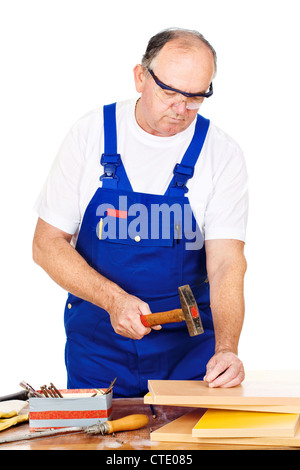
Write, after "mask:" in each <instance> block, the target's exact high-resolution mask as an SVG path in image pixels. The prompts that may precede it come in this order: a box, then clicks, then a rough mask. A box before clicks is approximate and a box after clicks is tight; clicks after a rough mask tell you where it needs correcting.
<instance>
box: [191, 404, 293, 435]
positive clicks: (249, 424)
mask: <svg viewBox="0 0 300 470" xmlns="http://www.w3.org/2000/svg"><path fill="white" fill-rule="evenodd" d="M298 419H299V414H292V413H263V412H259V411H234V410H212V409H209V410H207V411H206V412H205V413H204V414H203V416H202V417H201V419H200V420H199V421H198V423H197V424H196V425H195V426H194V428H193V430H192V435H193V436H198V437H271V436H277V437H293V436H294V435H295V430H296V427H297V423H298Z"/></svg>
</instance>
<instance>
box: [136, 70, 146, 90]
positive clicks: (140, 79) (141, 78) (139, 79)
mask: <svg viewBox="0 0 300 470" xmlns="http://www.w3.org/2000/svg"><path fill="white" fill-rule="evenodd" d="M133 74H134V83H135V89H136V91H137V92H138V93H142V91H143V88H144V84H145V80H146V77H145V69H144V67H143V66H142V65H141V64H138V65H136V66H135V67H134V69H133Z"/></svg>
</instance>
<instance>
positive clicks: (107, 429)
mask: <svg viewBox="0 0 300 470" xmlns="http://www.w3.org/2000/svg"><path fill="white" fill-rule="evenodd" d="M148 421H149V419H148V416H146V415H143V414H133V415H128V416H125V417H124V418H120V419H116V420H114V421H105V422H104V423H97V424H93V425H92V426H78V427H69V428H60V429H51V430H49V431H48V430H47V431H35V432H31V433H27V434H23V435H21V436H12V437H8V438H6V439H0V444H6V443H8V442H16V441H23V440H27V439H37V438H43V437H49V436H55V435H58V434H67V433H72V432H85V433H86V434H102V436H104V435H105V434H112V433H114V432H120V431H132V430H134V429H140V428H142V427H144V426H146V424H147V423H148Z"/></svg>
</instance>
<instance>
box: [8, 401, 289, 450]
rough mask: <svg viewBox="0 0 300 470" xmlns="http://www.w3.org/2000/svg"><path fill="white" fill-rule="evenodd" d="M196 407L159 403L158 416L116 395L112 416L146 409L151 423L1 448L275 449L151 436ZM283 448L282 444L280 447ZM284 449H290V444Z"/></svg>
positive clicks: (13, 432) (17, 429) (21, 428)
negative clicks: (108, 432) (162, 439)
mask: <svg viewBox="0 0 300 470" xmlns="http://www.w3.org/2000/svg"><path fill="white" fill-rule="evenodd" d="M192 409H194V408H187V407H179V406H168V405H156V406H155V409H154V411H155V413H156V418H153V416H152V411H151V409H150V406H149V405H147V404H144V399H143V398H126V399H125V398H117V399H113V414H112V419H118V418H121V417H123V416H126V415H129V414H133V413H144V414H146V415H147V416H148V417H149V422H148V425H147V426H146V427H144V428H142V429H139V430H136V431H128V432H119V433H117V434H116V435H115V436H113V435H107V436H101V435H87V434H85V433H76V434H66V435H62V434H61V435H58V436H53V437H48V438H41V439H31V440H27V441H17V442H13V443H7V444H1V445H0V450H106V451H113V452H115V453H116V455H117V453H118V451H120V450H121V451H122V450H132V451H140V450H148V451H152V452H156V451H160V450H175V451H180V450H182V451H186V450H191V451H192V450H232V449H238V450H245V449H250V450H254V449H260V450H263V449H275V448H274V447H273V446H272V447H267V446H266V447H264V446H253V445H249V446H248V445H234V446H233V445H219V444H194V443H180V442H155V441H151V440H150V433H151V431H154V430H156V429H158V428H160V427H162V426H164V425H165V424H167V423H169V422H171V421H174V420H175V419H176V418H179V417H180V416H182V415H184V414H186V413H188V412H189V411H191V410H192ZM27 432H29V424H28V423H23V424H18V425H16V426H14V427H12V428H9V429H7V430H5V431H2V432H1V436H0V437H1V438H3V439H4V438H5V437H9V436H18V435H22V434H24V433H27ZM280 449H282V447H280ZM284 449H287V448H286V447H285V448H284Z"/></svg>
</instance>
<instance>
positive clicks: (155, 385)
mask: <svg viewBox="0 0 300 470" xmlns="http://www.w3.org/2000/svg"><path fill="white" fill-rule="evenodd" d="M148 389H149V392H150V393H151V396H152V399H153V404H160V405H180V406H182V405H189V406H199V405H200V406H202V407H207V406H208V405H214V406H215V405H235V406H236V405H260V406H261V405H268V406H270V405H276V406H277V405H288V406H294V405H295V406H299V405H300V382H266V383H264V382H255V381H246V380H245V381H244V382H243V383H242V384H241V385H238V386H237V387H232V388H210V387H209V386H208V385H207V383H206V382H203V381H193V380H149V381H148Z"/></svg>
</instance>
